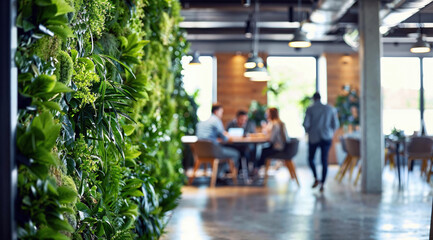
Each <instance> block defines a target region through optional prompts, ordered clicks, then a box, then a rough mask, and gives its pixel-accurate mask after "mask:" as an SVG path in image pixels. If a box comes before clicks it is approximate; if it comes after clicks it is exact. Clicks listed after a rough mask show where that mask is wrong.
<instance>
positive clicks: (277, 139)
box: [254, 108, 289, 173]
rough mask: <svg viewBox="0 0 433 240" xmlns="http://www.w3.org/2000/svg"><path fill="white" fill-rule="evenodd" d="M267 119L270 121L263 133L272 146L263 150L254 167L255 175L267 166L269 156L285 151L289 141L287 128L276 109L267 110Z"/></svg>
mask: <svg viewBox="0 0 433 240" xmlns="http://www.w3.org/2000/svg"><path fill="white" fill-rule="evenodd" d="M266 119H267V120H268V124H267V125H266V126H265V127H264V128H263V133H264V134H265V135H266V136H267V137H268V138H269V142H270V146H268V147H265V148H263V149H262V154H261V156H260V160H259V161H257V163H256V165H255V166H254V167H255V169H254V172H255V173H257V172H258V169H259V168H260V167H261V166H263V165H264V164H265V161H266V159H267V158H268V157H269V156H271V155H273V154H275V153H278V152H281V151H283V150H284V148H285V146H286V143H287V142H288V139H289V137H288V135H287V130H286V126H285V124H284V123H283V122H282V121H281V120H280V117H279V115H278V110H277V109H276V108H268V109H267V110H266Z"/></svg>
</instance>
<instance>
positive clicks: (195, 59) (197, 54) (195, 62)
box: [189, 51, 201, 65]
mask: <svg viewBox="0 0 433 240" xmlns="http://www.w3.org/2000/svg"><path fill="white" fill-rule="evenodd" d="M199 58H200V52H199V51H194V53H193V54H192V60H191V62H189V65H200V64H201V62H200V59H199Z"/></svg>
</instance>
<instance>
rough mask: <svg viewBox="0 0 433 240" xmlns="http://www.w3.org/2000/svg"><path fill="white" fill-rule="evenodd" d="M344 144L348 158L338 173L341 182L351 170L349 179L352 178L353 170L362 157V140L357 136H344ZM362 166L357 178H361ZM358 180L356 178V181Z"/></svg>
mask: <svg viewBox="0 0 433 240" xmlns="http://www.w3.org/2000/svg"><path fill="white" fill-rule="evenodd" d="M343 142H344V146H345V148H346V152H347V155H346V158H345V160H344V162H343V164H342V165H341V167H340V170H339V173H337V177H338V181H339V182H341V181H342V180H343V178H344V175H345V174H346V172H347V171H350V172H349V181H350V180H351V179H352V174H353V170H354V168H355V166H356V164H357V162H358V159H359V158H360V157H361V149H360V141H359V139H357V138H344V139H343ZM360 171H361V168H360V169H359V172H358V176H357V179H358V178H359V175H360ZM356 182H357V180H355V183H356Z"/></svg>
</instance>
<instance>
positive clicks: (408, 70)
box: [381, 57, 421, 135]
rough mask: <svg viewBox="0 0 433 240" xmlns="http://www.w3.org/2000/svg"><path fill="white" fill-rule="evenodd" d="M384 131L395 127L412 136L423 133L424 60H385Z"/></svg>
mask: <svg viewBox="0 0 433 240" xmlns="http://www.w3.org/2000/svg"><path fill="white" fill-rule="evenodd" d="M381 64H382V66H381V83H382V91H383V131H384V133H385V134H389V133H390V132H391V130H392V129H393V128H394V127H395V128H397V129H401V130H404V132H405V134H409V135H410V134H412V133H413V132H414V131H417V132H419V130H420V126H421V124H420V110H419V89H420V60H419V58H416V57H401V58H397V57H386V58H382V61H381Z"/></svg>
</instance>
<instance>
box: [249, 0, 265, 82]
mask: <svg viewBox="0 0 433 240" xmlns="http://www.w3.org/2000/svg"><path fill="white" fill-rule="evenodd" d="M258 13H259V0H256V2H255V7H254V15H253V17H254V21H252V22H253V24H254V38H253V52H252V53H251V54H250V56H249V58H248V59H247V61H246V63H245V64H244V66H245V68H246V70H245V72H244V77H247V78H250V80H252V79H254V80H253V81H268V80H267V79H268V76H269V74H268V70H267V69H266V67H265V64H264V62H263V59H262V58H261V57H259V56H258V45H259V29H258V27H257V22H258ZM262 79H263V80H262Z"/></svg>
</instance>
